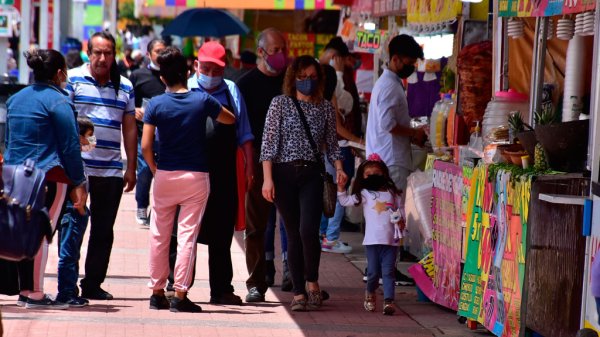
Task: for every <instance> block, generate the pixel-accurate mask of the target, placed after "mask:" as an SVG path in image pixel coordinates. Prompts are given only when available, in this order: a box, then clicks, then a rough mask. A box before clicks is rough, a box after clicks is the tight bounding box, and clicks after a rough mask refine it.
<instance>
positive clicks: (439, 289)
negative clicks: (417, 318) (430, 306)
mask: <svg viewBox="0 0 600 337" xmlns="http://www.w3.org/2000/svg"><path fill="white" fill-rule="evenodd" d="M462 194H463V177H462V169H461V168H460V167H458V166H456V165H454V164H450V163H446V162H442V161H436V162H435V163H434V164H433V190H432V197H433V200H432V208H431V211H432V215H433V228H432V229H433V236H432V239H433V244H432V246H433V264H434V269H435V275H434V278H433V284H434V286H435V288H436V293H435V296H434V298H433V299H432V300H433V301H434V302H435V303H438V304H440V305H443V306H445V307H447V308H450V309H454V310H457V309H458V297H459V290H460V289H459V288H460V269H461V268H460V262H461V253H462V244H461V239H462Z"/></svg>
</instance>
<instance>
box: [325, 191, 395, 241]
mask: <svg viewBox="0 0 600 337" xmlns="http://www.w3.org/2000/svg"><path fill="white" fill-rule="evenodd" d="M360 194H361V197H362V203H361V204H360V205H361V206H362V208H363V213H364V217H365V223H366V226H365V227H366V228H365V238H364V240H363V245H365V246H366V245H389V246H399V245H400V243H399V242H394V229H395V228H394V224H393V223H392V222H391V221H390V213H391V212H392V210H396V209H397V208H400V212H401V214H402V218H403V219H404V218H405V216H404V205H402V198H401V197H400V196H396V197H394V195H392V193H390V192H373V191H367V190H362V192H361V193H360ZM337 196H338V201H339V202H340V205H342V206H354V205H355V204H356V202H357V201H358V200H357V199H356V196H355V195H348V193H347V192H338V194H337Z"/></svg>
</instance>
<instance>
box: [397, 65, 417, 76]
mask: <svg viewBox="0 0 600 337" xmlns="http://www.w3.org/2000/svg"><path fill="white" fill-rule="evenodd" d="M414 72H415V66H413V65H406V64H405V65H403V66H402V69H400V71H398V72H397V73H396V74H397V75H398V77H400V78H407V77H408V76H410V75H412V73H414Z"/></svg>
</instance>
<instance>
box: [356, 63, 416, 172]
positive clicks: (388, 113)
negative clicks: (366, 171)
mask: <svg viewBox="0 0 600 337" xmlns="http://www.w3.org/2000/svg"><path fill="white" fill-rule="evenodd" d="M396 125H401V126H404V127H410V116H409V115H408V102H407V100H406V94H405V93H404V87H402V82H401V81H400V78H399V77H398V75H396V74H394V73H393V72H392V71H390V70H389V69H385V70H384V71H383V74H381V77H379V79H378V80H377V82H376V83H375V86H374V87H373V93H372V95H371V103H370V105H369V116H368V119H367V135H366V143H367V144H366V145H367V146H366V148H367V156H369V155H371V154H372V153H377V154H378V155H379V156H380V157H381V159H382V160H383V162H384V163H385V164H386V165H387V166H392V165H395V166H402V167H404V168H406V169H409V170H410V169H411V168H412V152H411V147H410V139H409V137H405V136H399V135H392V133H390V131H392V129H393V128H394V127H395V126H396Z"/></svg>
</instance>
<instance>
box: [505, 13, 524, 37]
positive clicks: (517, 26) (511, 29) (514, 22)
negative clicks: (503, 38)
mask: <svg viewBox="0 0 600 337" xmlns="http://www.w3.org/2000/svg"><path fill="white" fill-rule="evenodd" d="M507 26H508V27H507V31H508V36H509V37H512V38H513V39H518V38H521V37H523V32H524V24H523V21H521V20H519V19H517V18H510V19H509V20H508V25H507Z"/></svg>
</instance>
